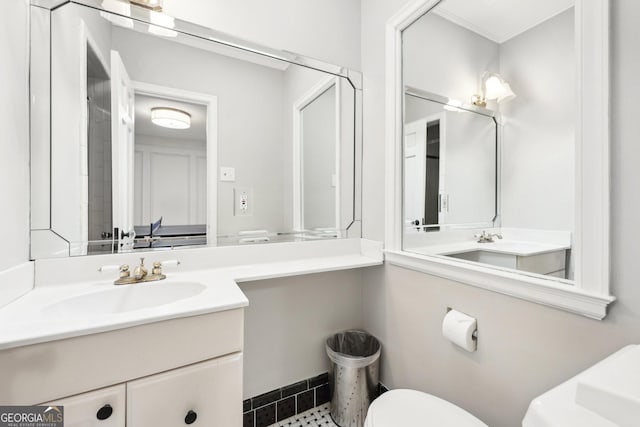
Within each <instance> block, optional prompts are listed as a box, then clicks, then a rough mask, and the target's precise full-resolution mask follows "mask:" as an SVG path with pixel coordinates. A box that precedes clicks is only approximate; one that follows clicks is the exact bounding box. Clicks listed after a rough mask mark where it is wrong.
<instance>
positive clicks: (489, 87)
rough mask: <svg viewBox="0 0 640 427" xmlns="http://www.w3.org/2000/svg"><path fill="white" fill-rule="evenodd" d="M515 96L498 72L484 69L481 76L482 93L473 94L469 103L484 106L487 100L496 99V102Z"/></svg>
mask: <svg viewBox="0 0 640 427" xmlns="http://www.w3.org/2000/svg"><path fill="white" fill-rule="evenodd" d="M515 97H516V94H515V93H513V90H511V86H509V83H507V82H506V81H505V80H504V79H503V78H502V76H501V75H500V74H498V73H490V72H488V71H486V72H485V73H484V74H483V76H482V94H481V95H473V96H472V97H471V103H472V104H473V105H476V106H478V107H486V106H487V101H492V100H494V99H495V100H496V101H498V102H503V101H509V100H511V99H513V98H515Z"/></svg>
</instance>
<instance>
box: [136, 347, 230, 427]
mask: <svg viewBox="0 0 640 427" xmlns="http://www.w3.org/2000/svg"><path fill="white" fill-rule="evenodd" d="M187 425H193V426H195V427H197V426H202V427H218V426H219V427H236V426H238V427H239V426H241V425H242V353H235V354H232V355H229V356H224V357H220V358H217V359H213V360H210V361H207V362H202V363H197V364H194V365H190V366H187V367H184V368H179V369H174V370H172V371H168V372H165V373H162V374H157V375H152V376H150V377H146V378H142V379H139V380H136V381H131V382H129V383H127V427H149V426H153V427H179V426H187Z"/></svg>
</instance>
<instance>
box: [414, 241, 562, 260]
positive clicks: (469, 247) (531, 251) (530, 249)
mask: <svg viewBox="0 0 640 427" xmlns="http://www.w3.org/2000/svg"><path fill="white" fill-rule="evenodd" d="M570 248H571V246H570V245H562V244H554V243H538V242H527V241H516V240H496V241H494V242H493V243H478V242H477V241H475V240H470V241H465V242H455V243H444V244H438V245H431V246H421V247H417V248H408V249H407V250H408V251H411V252H417V253H421V254H424V255H453V254H461V253H465V252H475V251H486V252H495V253H500V254H505V255H514V256H531V255H540V254H544V253H549V252H555V251H559V250H565V249H570Z"/></svg>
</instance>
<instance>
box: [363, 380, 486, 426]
mask: <svg viewBox="0 0 640 427" xmlns="http://www.w3.org/2000/svg"><path fill="white" fill-rule="evenodd" d="M405 426H406V427H420V426H425V427H427V426H430V427H433V426H437V427H487V425H486V424H485V423H483V422H482V421H480V420H479V419H477V418H476V417H474V416H473V415H471V414H470V413H468V412H467V411H465V410H464V409H462V408H460V407H458V406H456V405H454V404H453V403H450V402H447V401H446V400H443V399H440V398H438V397H435V396H432V395H430V394H427V393H422V392H420V391H416V390H402V389H398V390H391V391H388V392H386V393H384V394H383V395H382V396H380V397H378V398H377V399H376V400H374V401H373V403H372V404H371V406H370V407H369V411H368V412H367V418H366V419H365V421H364V427H405Z"/></svg>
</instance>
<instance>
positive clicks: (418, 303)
mask: <svg viewBox="0 0 640 427" xmlns="http://www.w3.org/2000/svg"><path fill="white" fill-rule="evenodd" d="M405 3H406V2H405V1H403V0H368V1H365V2H363V3H362V13H363V17H362V37H361V39H362V67H363V72H364V76H365V82H364V83H365V88H366V89H367V91H366V92H365V107H364V108H365V126H364V129H365V148H364V150H365V165H364V166H365V177H364V182H365V188H364V192H365V199H364V212H365V216H364V230H365V236H366V237H369V238H377V239H382V238H383V231H384V222H383V221H384V215H383V214H382V213H381V212H383V209H384V197H383V196H382V194H381V193H382V189H383V188H384V176H383V174H380V173H379V170H381V169H382V168H383V167H384V137H383V135H384V124H383V123H384V30H385V23H386V21H387V20H388V19H389V17H391V16H392V15H393V14H394V13H395V12H396V11H397V10H398V9H399V8H400V7H402V6H403V4H405ZM612 3H613V9H612V20H611V22H612V27H611V29H612V33H611V34H612V45H613V46H612V63H611V69H612V78H611V81H612V82H613V86H612V116H611V117H612V144H611V145H612V188H613V190H612V210H611V213H612V217H611V223H612V293H613V294H614V295H615V296H616V297H617V298H618V301H617V302H616V303H615V304H614V305H613V306H612V308H611V310H610V314H609V315H608V316H607V318H605V320H604V321H595V320H590V319H586V318H583V317H580V316H576V315H573V314H569V313H565V312H562V311H559V310H555V309H551V308H547V307H544V306H541V305H537V304H532V303H528V302H524V301H520V300H518V299H514V298H511V297H506V296H502V295H499V294H496V293H492V292H488V291H483V290H480V289H476V288H473V287H470V286H466V285H462V284H459V283H456V282H452V281H448V280H443V279H439V278H436V277H433V276H430V275H426V274H421V273H417V272H413V271H409V270H405V269H402V268H397V267H393V266H386V267H381V268H376V269H368V270H366V271H365V272H364V275H363V282H364V285H363V292H364V307H366V310H364V313H365V321H364V324H365V327H366V328H367V329H369V330H370V331H371V332H373V333H374V334H376V335H378V336H379V337H380V338H381V340H382V342H383V346H384V351H383V355H382V357H383V364H382V380H383V381H384V382H386V383H387V385H388V386H390V387H394V388H395V387H413V388H416V389H420V390H424V391H428V392H431V393H434V394H436V395H438V396H441V397H443V398H445V399H449V400H451V401H452V402H454V403H456V404H458V405H460V406H462V407H463V408H465V409H468V410H469V411H471V412H473V413H474V414H476V415H477V416H478V417H480V418H481V419H482V420H483V421H485V422H486V423H488V424H489V425H491V426H492V427H507V426H509V427H512V426H517V425H520V423H521V421H522V418H523V416H524V413H525V410H526V408H527V406H528V403H529V401H530V400H531V399H532V398H533V397H535V396H536V395H538V394H540V393H542V392H544V391H546V390H548V389H549V388H551V387H553V386H554V385H557V384H559V383H560V382H562V381H564V380H566V379H568V378H569V377H570V376H572V375H574V374H576V373H577V372H579V371H580V370H582V369H584V368H586V367H588V366H589V365H591V364H592V363H594V362H596V361H597V360H599V359H601V358H603V357H605V356H606V355H608V354H610V353H612V352H613V351H615V350H616V349H618V348H620V347H622V346H623V345H626V344H631V343H637V342H638V341H639V340H640V328H638V324H640V323H639V322H640V290H639V288H638V286H637V278H638V276H639V275H640V265H639V264H638V263H637V262H636V260H635V257H636V254H637V250H635V249H634V248H636V247H637V241H636V240H637V236H638V234H639V232H640V230H639V225H638V221H637V218H638V213H639V212H640V192H638V190H637V182H638V181H639V180H640V172H639V171H638V168H637V165H638V164H639V163H640V147H639V146H638V144H637V135H638V134H639V133H640V122H639V121H638V120H637V116H638V114H640V108H639V107H638V106H637V103H636V100H637V99H638V98H639V97H640V80H638V78H637V76H638V75H640V52H639V51H638V50H637V47H636V43H635V41H634V40H635V32H636V27H637V22H639V21H640V4H637V3H635V2H629V1H619V0H613V2H612ZM447 306H451V307H454V308H456V309H459V310H461V311H464V312H467V313H469V314H472V315H474V316H476V317H477V318H478V322H479V330H480V339H479V347H478V352H476V353H473V354H471V353H466V352H461V351H458V350H457V349H456V348H454V347H452V344H451V343H450V342H448V341H446V340H444V339H443V338H442V337H441V333H440V326H441V322H442V317H443V316H444V310H445V309H446V307H447Z"/></svg>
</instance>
